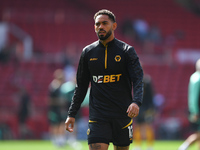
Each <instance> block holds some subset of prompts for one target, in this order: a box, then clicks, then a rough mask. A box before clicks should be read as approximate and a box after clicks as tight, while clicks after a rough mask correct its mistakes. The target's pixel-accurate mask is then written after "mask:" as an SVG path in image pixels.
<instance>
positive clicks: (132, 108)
mask: <svg viewBox="0 0 200 150" xmlns="http://www.w3.org/2000/svg"><path fill="white" fill-rule="evenodd" d="M94 21H95V25H94V28H95V32H96V34H97V36H98V38H99V40H98V41H96V42H94V43H93V44H90V45H88V46H86V47H85V48H84V50H83V51H82V55H81V58H80V61H79V66H78V71H77V77H76V79H77V84H76V88H75V92H74V96H73V100H72V103H71V106H70V108H69V111H68V117H67V119H66V122H65V126H66V130H67V131H69V132H73V131H74V123H75V116H76V114H77V112H78V110H79V109H80V106H81V104H82V102H83V101H84V97H85V95H86V93H87V90H88V86H89V83H91V90H90V101H89V129H88V131H87V135H88V145H89V149H90V150H95V149H99V150H108V147H109V143H110V142H112V143H113V145H114V150H121V149H123V150H128V149H129V145H130V143H132V137H133V133H132V122H133V120H132V119H133V118H134V117H137V115H138V113H139V107H140V106H141V104H142V96H143V81H142V80H143V70H142V67H141V65H140V62H139V58H138V56H137V54H136V52H135V50H134V48H133V47H132V46H130V45H128V44H126V43H124V42H122V41H120V40H118V39H116V38H115V37H114V31H115V29H116V28H117V23H116V20H115V15H114V14H113V13H112V12H111V11H109V10H105V9H103V10H100V11H98V12H97V13H96V14H95V15H94ZM132 91H134V97H133V95H132Z"/></svg>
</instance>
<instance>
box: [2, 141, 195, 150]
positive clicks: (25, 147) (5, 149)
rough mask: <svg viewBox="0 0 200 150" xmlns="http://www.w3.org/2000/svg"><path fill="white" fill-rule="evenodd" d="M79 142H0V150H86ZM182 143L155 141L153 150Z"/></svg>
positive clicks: (172, 148)
mask: <svg viewBox="0 0 200 150" xmlns="http://www.w3.org/2000/svg"><path fill="white" fill-rule="evenodd" d="M79 142H80V144H81V147H82V148H73V147H72V146H70V145H66V146H64V147H60V148H58V147H55V146H54V145H53V144H52V143H51V141H44V140H20V141H17V140H10V141H0V150H88V145H87V141H79ZM182 142H183V141H156V142H155V144H154V150H177V148H178V147H179V145H180V144H181V143H182ZM133 147H134V143H133V144H131V146H130V150H132V148H133ZM109 150H113V146H112V144H110V146H109ZM142 150H146V142H143V144H142ZM188 150H197V145H196V144H194V145H192V146H191V147H190V148H189V149H188Z"/></svg>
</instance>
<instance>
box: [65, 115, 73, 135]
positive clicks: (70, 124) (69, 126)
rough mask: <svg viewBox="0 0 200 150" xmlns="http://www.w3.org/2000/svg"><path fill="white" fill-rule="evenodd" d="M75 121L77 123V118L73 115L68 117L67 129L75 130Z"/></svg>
mask: <svg viewBox="0 0 200 150" xmlns="http://www.w3.org/2000/svg"><path fill="white" fill-rule="evenodd" d="M74 123H75V118H73V117H67V119H66V121H65V129H66V130H67V131H69V132H73V131H74Z"/></svg>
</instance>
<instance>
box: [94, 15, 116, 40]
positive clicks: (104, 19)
mask: <svg viewBox="0 0 200 150" xmlns="http://www.w3.org/2000/svg"><path fill="white" fill-rule="evenodd" d="M94 28H95V32H96V33H97V36H98V38H99V39H100V40H106V39H107V38H109V37H110V35H111V34H112V32H113V22H112V21H111V20H110V19H109V17H108V16H107V15H99V16H97V17H96V19H95V25H94Z"/></svg>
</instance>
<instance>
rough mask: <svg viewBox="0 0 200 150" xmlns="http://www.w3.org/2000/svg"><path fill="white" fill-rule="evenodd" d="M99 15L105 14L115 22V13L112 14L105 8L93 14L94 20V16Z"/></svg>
mask: <svg viewBox="0 0 200 150" xmlns="http://www.w3.org/2000/svg"><path fill="white" fill-rule="evenodd" d="M99 15H107V16H108V17H109V19H110V20H111V21H113V22H116V17H115V15H114V14H113V13H112V12H111V11H109V10H107V9H102V10H99V11H98V12H97V13H96V14H95V15H94V20H95V19H96V17H97V16H99Z"/></svg>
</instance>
